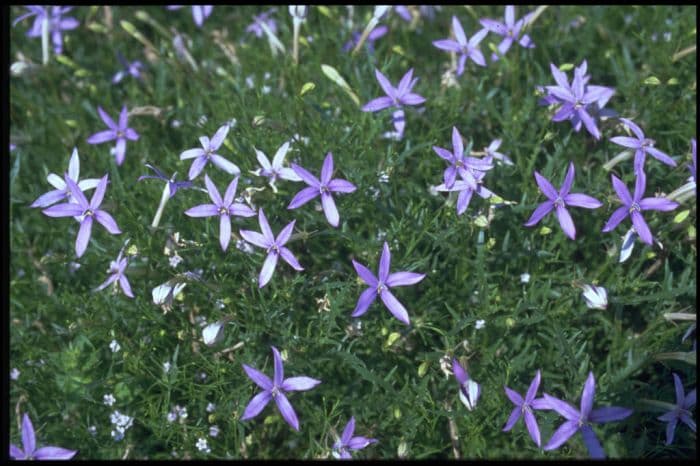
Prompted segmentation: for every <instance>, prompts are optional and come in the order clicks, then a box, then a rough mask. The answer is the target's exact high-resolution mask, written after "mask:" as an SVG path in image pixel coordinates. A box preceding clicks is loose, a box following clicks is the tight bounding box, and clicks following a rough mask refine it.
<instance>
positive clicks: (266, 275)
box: [258, 251, 279, 288]
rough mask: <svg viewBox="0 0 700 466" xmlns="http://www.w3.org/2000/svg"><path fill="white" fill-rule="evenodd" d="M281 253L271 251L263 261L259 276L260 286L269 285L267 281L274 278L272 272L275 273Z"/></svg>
mask: <svg viewBox="0 0 700 466" xmlns="http://www.w3.org/2000/svg"><path fill="white" fill-rule="evenodd" d="M278 257H279V254H277V253H276V252H274V251H270V252H269V253H268V254H267V257H266V258H265V262H263V266H262V270H260V276H259V277H258V288H262V287H263V286H265V285H267V283H268V282H269V281H270V279H271V278H272V274H273V273H275V267H276V266H277V258H278Z"/></svg>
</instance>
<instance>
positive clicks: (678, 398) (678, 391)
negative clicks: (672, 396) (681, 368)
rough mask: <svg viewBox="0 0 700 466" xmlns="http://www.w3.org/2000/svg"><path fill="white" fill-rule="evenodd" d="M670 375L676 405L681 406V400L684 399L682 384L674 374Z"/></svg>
mask: <svg viewBox="0 0 700 466" xmlns="http://www.w3.org/2000/svg"><path fill="white" fill-rule="evenodd" d="M671 375H673V388H675V390H676V405H678V406H683V399H684V398H685V389H684V388H683V382H681V378H680V377H678V374H676V373H675V372H673V373H671Z"/></svg>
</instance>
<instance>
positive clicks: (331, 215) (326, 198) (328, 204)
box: [321, 192, 340, 228]
mask: <svg viewBox="0 0 700 466" xmlns="http://www.w3.org/2000/svg"><path fill="white" fill-rule="evenodd" d="M321 206H322V207H323V213H324V214H325V215H326V220H328V223H330V224H331V226H333V227H336V228H337V227H338V224H339V223H340V215H339V214H338V208H337V207H336V206H335V201H333V196H331V195H330V193H327V192H324V193H322V194H321Z"/></svg>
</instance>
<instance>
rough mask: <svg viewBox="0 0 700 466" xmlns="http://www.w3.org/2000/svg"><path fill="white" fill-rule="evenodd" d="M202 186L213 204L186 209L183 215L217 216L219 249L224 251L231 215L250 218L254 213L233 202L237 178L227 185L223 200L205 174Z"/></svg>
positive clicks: (228, 236) (229, 237) (229, 231)
mask: <svg viewBox="0 0 700 466" xmlns="http://www.w3.org/2000/svg"><path fill="white" fill-rule="evenodd" d="M204 184H205V185H206V186H207V192H208V193H209V197H210V198H211V200H212V201H213V202H214V203H213V204H200V205H198V206H195V207H192V208H191V209H187V210H186V211H185V215H188V216H190V217H212V216H215V215H218V216H219V244H221V249H223V250H224V251H225V250H226V248H228V242H229V241H230V239H231V215H235V216H237V217H252V216H254V215H255V211H254V210H253V209H251V208H250V207H248V206H247V205H245V204H241V203H239V202H234V199H235V198H236V188H237V187H238V177H236V178H234V179H233V180H232V181H231V182H230V183H229V185H228V187H227V188H226V192H225V193H224V198H223V199H222V198H221V195H220V194H219V190H218V189H216V186H215V185H214V183H213V182H212V181H211V180H210V179H209V176H208V175H206V174H205V175H204Z"/></svg>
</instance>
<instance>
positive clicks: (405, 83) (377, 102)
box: [362, 68, 425, 138]
mask: <svg viewBox="0 0 700 466" xmlns="http://www.w3.org/2000/svg"><path fill="white" fill-rule="evenodd" d="M374 74H375V76H376V77H377V81H379V85H380V86H381V87H382V89H383V90H384V93H385V94H386V96H384V97H377V98H376V99H372V100H370V101H369V102H367V103H366V104H365V106H364V107H362V111H363V112H378V111H380V110H384V109H385V108H390V107H394V108H396V110H395V111H394V113H393V115H392V119H393V122H394V128H395V129H396V131H397V132H398V134H399V138H401V137H402V136H403V132H404V129H405V128H406V119H405V115H404V111H403V106H404V105H420V104H422V103H423V102H425V97H423V96H421V95H418V94H415V93H413V92H411V90H412V89H413V86H415V85H416V83H417V82H418V78H413V68H411V69H410V70H408V71H407V72H406V74H405V75H403V77H402V78H401V81H400V82H399V86H398V87H394V86H392V85H391V83H390V82H389V80H388V79H387V78H386V76H384V75H383V74H382V73H381V71H379V70H378V69H376V68H375V69H374Z"/></svg>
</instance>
